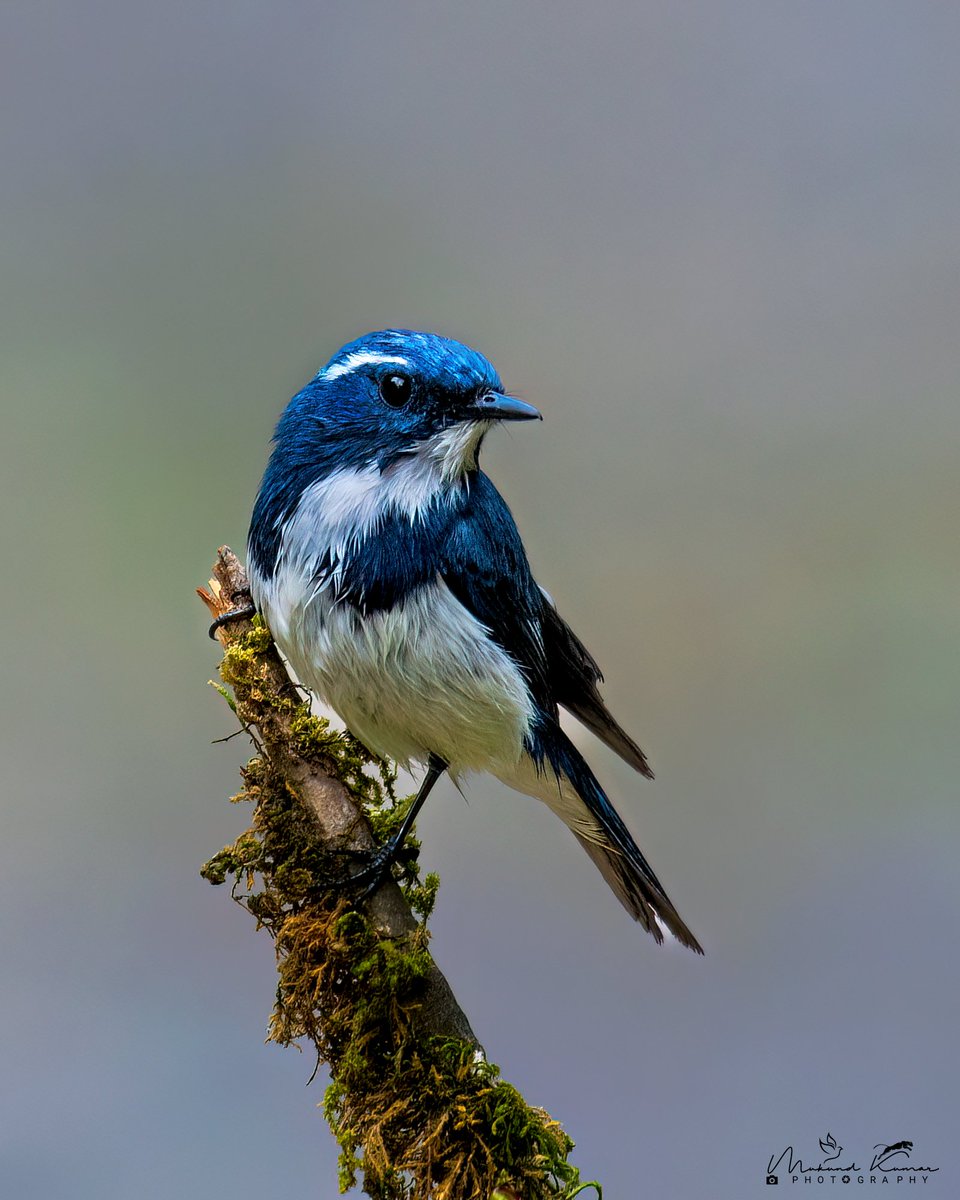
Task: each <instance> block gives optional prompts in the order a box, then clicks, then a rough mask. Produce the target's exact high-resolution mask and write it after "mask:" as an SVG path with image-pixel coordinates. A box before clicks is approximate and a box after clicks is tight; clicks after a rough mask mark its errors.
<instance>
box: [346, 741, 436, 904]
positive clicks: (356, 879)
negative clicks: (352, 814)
mask: <svg viewBox="0 0 960 1200" xmlns="http://www.w3.org/2000/svg"><path fill="white" fill-rule="evenodd" d="M446 769H447V763H445V762H444V761H443V759H442V758H440V756H439V755H437V754H431V755H430V757H429V758H428V759H427V773H426V775H424V777H423V782H422V783H421V784H420V790H419V791H418V792H417V795H416V798H415V799H414V801H413V803H412V804H411V805H410V808H409V810H408V812H407V815H406V816H405V817H404V818H403V822H402V823H401V825H400V828H399V829H398V830H397V832H396V833H395V834H394V835H393V837H392V838H391V839H390V841H389V842H385V843H384V845H382V846H381V847H380V848H379V849H378V850H376V851H375V852H374V854H373V857H372V858H371V859H370V861H369V862H368V863H367V865H366V866H365V867H364V868H363V869H362V870H360V871H358V872H357V873H356V874H355V875H351V876H350V877H349V878H348V879H347V880H346V881H345V882H346V883H348V884H349V885H350V886H351V887H353V886H354V885H356V884H360V883H362V884H366V886H365V887H364V889H363V892H362V893H361V894H362V895H363V896H369V895H371V894H372V893H373V892H375V891H376V890H377V888H378V887H379V886H380V884H381V883H383V881H384V879H385V878H386V877H387V875H388V874H389V872H390V868H391V867H392V866H393V864H394V863H395V862H396V861H397V858H398V857H399V856H400V852H401V850H402V849H403V843H404V842H405V841H406V839H407V835H408V834H409V833H410V830H411V829H412V828H413V823H414V821H416V819H417V813H419V811H420V809H421V808H423V804H424V801H425V800H426V798H427V797H428V796H429V795H430V792H431V791H432V790H433V785H434V784H435V783H436V782H437V780H438V779H439V778H440V776H441V775H442V774H443V773H444V771H445V770H446Z"/></svg>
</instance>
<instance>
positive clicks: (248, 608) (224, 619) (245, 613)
mask: <svg viewBox="0 0 960 1200" xmlns="http://www.w3.org/2000/svg"><path fill="white" fill-rule="evenodd" d="M256 612H257V610H256V608H254V606H253V605H252V604H245V605H244V606H243V607H242V608H231V609H230V611H229V612H225V613H221V614H220V616H219V617H217V619H216V620H215V621H214V623H213V624H212V625H211V626H210V628H209V629H208V630H207V633H208V634H209V635H210V637H211V638H216V636H217V630H218V629H219V628H220V627H221V626H223V625H229V624H230V622H231V621H239V620H240V619H241V617H252V616H255V615H256Z"/></svg>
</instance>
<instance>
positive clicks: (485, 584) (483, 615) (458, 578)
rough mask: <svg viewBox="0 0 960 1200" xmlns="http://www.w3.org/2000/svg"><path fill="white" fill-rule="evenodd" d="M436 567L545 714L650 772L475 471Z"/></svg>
mask: <svg viewBox="0 0 960 1200" xmlns="http://www.w3.org/2000/svg"><path fill="white" fill-rule="evenodd" d="M439 570H440V574H441V576H442V577H443V579H444V581H445V582H446V584H447V586H448V587H449V588H450V590H451V591H452V592H453V594H454V595H455V596H456V597H457V599H458V600H459V601H460V603H461V604H463V606H464V607H465V608H466V609H467V610H468V611H469V612H471V613H472V614H473V615H474V616H475V617H476V618H477V620H478V621H480V622H481V623H482V624H483V625H485V626H486V627H487V629H489V630H490V633H491V636H492V637H493V639H494V641H496V642H497V643H498V644H499V645H500V646H501V647H502V648H503V649H504V650H506V651H507V653H508V654H509V655H510V656H511V657H512V658H513V660H514V661H515V662H516V663H517V665H518V666H519V667H520V669H521V670H522V671H523V673H524V675H525V677H526V679H527V682H528V684H529V686H530V690H531V692H532V694H533V697H534V700H535V701H536V702H537V704H538V705H539V707H540V709H541V710H542V711H543V712H544V713H545V714H548V715H550V716H553V717H554V718H556V715H557V705H558V704H562V705H563V707H564V708H565V709H567V710H568V711H569V712H571V713H572V714H573V715H574V716H575V717H577V719H578V720H580V721H582V722H583V724H584V725H586V726H587V728H588V729H590V730H591V731H592V732H593V733H595V734H596V736H597V737H598V738H600V740H601V741H602V742H605V743H606V744H607V745H608V746H609V747H610V749H611V750H613V751H614V753H616V754H619V755H620V757H621V758H622V759H623V760H624V761H625V762H627V763H629V764H630V766H632V767H634V768H635V769H636V770H637V771H639V772H640V773H641V774H642V775H646V776H647V777H648V778H650V779H652V778H653V772H652V771H651V769H650V766H649V764H648V762H647V760H646V757H645V755H644V753H643V751H642V750H641V749H640V747H639V746H638V745H637V743H636V742H635V741H634V740H633V739H632V738H631V737H630V735H629V734H628V733H626V731H625V730H624V729H623V728H622V727H621V726H620V725H619V724H618V722H617V721H616V720H615V719H614V717H613V716H612V715H611V714H610V712H609V711H608V709H607V706H606V705H605V704H604V702H603V698H602V697H601V695H600V692H599V690H598V688H597V685H598V684H599V683H600V682H601V681H602V679H603V676H602V675H601V673H600V668H599V667H598V666H597V663H596V660H595V659H594V658H593V655H592V654H591V653H590V652H589V650H587V648H586V647H585V646H584V644H583V643H582V642H581V641H580V639H579V638H578V637H577V635H576V634H575V633H574V632H573V630H572V629H571V628H570V626H569V625H567V623H566V622H565V621H564V620H563V618H562V617H561V616H560V614H559V613H558V612H557V610H556V608H554V606H553V603H552V602H551V601H550V599H549V598H548V597H547V596H546V594H545V593H544V592H543V590H542V589H541V588H540V587H538V586H537V583H536V580H535V579H534V578H533V574H532V572H531V570H530V564H529V563H528V562H527V556H526V553H525V552H524V549H523V543H522V542H521V540H520V534H519V532H518V531H517V526H516V523H515V522H514V519H513V516H512V514H511V512H510V510H509V508H507V505H506V503H505V502H504V500H503V498H502V496H501V495H500V493H499V492H498V491H497V489H496V488H495V487H494V486H493V484H492V483H491V482H490V480H489V479H488V478H487V477H486V475H484V474H483V473H482V472H478V474H477V476H476V479H475V481H473V482H472V484H471V490H470V496H469V500H468V502H467V505H466V506H465V508H464V509H463V511H462V512H461V513H460V515H459V516H458V518H457V519H456V520H455V521H454V522H453V523H452V524H451V526H450V527H449V529H448V530H447V533H446V536H445V538H444V543H443V550H442V553H441V556H440V564H439Z"/></svg>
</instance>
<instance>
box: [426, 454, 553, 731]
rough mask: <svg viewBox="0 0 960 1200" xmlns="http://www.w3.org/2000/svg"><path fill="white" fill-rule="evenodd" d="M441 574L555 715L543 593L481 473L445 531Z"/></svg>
mask: <svg viewBox="0 0 960 1200" xmlns="http://www.w3.org/2000/svg"><path fill="white" fill-rule="evenodd" d="M437 567H438V573H439V575H440V576H441V578H442V579H443V581H444V582H445V583H446V585H447V587H448V588H449V589H450V591H451V592H452V593H453V595H454V596H456V598H457V599H458V600H459V601H460V603H461V604H462V605H463V606H464V608H466V609H467V611H468V612H470V613H471V614H472V615H473V616H474V617H476V619H477V620H478V621H479V622H480V623H481V625H484V626H485V627H486V628H487V629H488V630H489V631H490V636H491V638H492V639H493V640H494V641H495V642H496V643H497V644H498V645H499V646H500V647H501V648H502V649H504V650H506V652H507V653H508V654H509V655H510V657H511V658H512V659H513V660H514V662H515V663H516V664H517V666H518V667H519V668H520V670H521V671H522V672H523V675H524V678H525V679H526V681H527V685H528V686H529V688H530V691H531V693H532V695H533V698H534V700H535V702H536V703H537V705H538V706H539V707H540V709H541V710H543V711H544V712H545V713H546V714H549V715H553V716H555V715H556V703H555V701H554V700H553V697H552V696H551V694H550V685H549V666H548V663H547V659H546V655H545V653H544V647H543V632H542V629H543V610H544V607H545V605H546V600H545V599H544V596H543V593H542V592H541V590H540V588H538V587H537V584H536V581H535V580H534V578H533V575H532V573H531V571H530V564H529V563H528V562H527V556H526V553H525V551H524V549H523V543H522V542H521V540H520V534H519V532H518V531H517V526H516V523H515V522H514V519H513V516H512V514H511V512H510V510H509V508H507V505H506V503H505V502H504V500H503V498H502V497H501V495H500V493H499V492H498V491H497V489H496V488H495V487H494V486H493V484H492V483H491V482H490V480H489V479H488V478H487V477H486V475H484V474H483V473H482V472H477V474H476V476H474V477H473V478H472V479H471V482H470V492H469V496H468V498H467V502H466V504H465V505H464V507H463V509H462V510H461V511H460V512H459V513H458V514H457V516H456V518H455V519H454V520H453V521H451V523H450V525H449V526H448V527H447V529H446V531H445V536H444V538H443V543H442V547H441V550H440V555H439V561H438V564H437Z"/></svg>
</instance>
